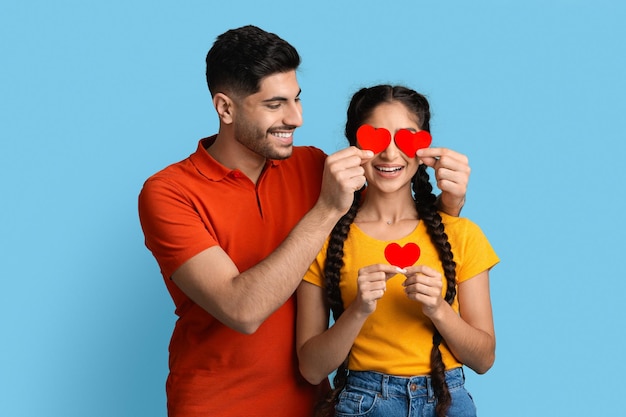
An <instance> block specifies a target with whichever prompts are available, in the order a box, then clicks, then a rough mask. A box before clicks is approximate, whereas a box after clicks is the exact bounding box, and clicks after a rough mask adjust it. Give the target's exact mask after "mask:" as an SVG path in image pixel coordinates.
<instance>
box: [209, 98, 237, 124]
mask: <svg viewBox="0 0 626 417" xmlns="http://www.w3.org/2000/svg"><path fill="white" fill-rule="evenodd" d="M213 107H215V111H217V115H218V117H219V118H220V121H221V122H222V123H225V124H227V125H229V124H231V123H232V122H233V110H234V109H233V100H231V98H230V97H228V96H227V95H226V94H224V93H217V94H215V95H214V96H213Z"/></svg>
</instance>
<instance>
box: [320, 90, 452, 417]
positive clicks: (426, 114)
mask: <svg viewBox="0 0 626 417" xmlns="http://www.w3.org/2000/svg"><path fill="white" fill-rule="evenodd" d="M393 102H400V103H402V104H403V105H404V106H405V107H406V108H407V109H408V110H409V111H410V112H411V113H412V114H414V115H415V117H416V119H417V120H416V121H417V124H418V126H419V127H420V129H421V130H426V131H429V132H430V106H429V104H428V100H427V99H426V98H425V97H424V96H423V95H421V94H419V93H417V92H415V91H413V90H411V89H408V88H406V87H402V86H390V85H378V86H375V87H371V88H363V89H361V90H359V91H358V92H357V93H356V94H354V96H353V97H352V100H351V101H350V105H349V107H348V112H347V122H346V129H345V134H346V138H347V139H348V142H350V145H356V131H357V129H358V128H359V127H360V126H361V125H363V124H364V123H365V121H366V120H367V119H368V118H369V117H370V116H371V115H372V113H373V111H374V110H375V109H376V107H378V106H379V105H381V104H383V103H393ZM412 185H413V194H414V198H415V207H416V209H417V213H418V216H419V218H420V219H421V220H422V221H423V222H424V224H425V225H426V229H427V231H428V235H429V236H430V239H431V241H432V242H433V244H434V245H435V247H436V248H437V251H438V254H439V259H440V260H441V263H442V266H443V270H444V275H445V277H446V281H447V288H446V295H445V300H446V302H448V303H449V304H452V302H453V301H454V298H455V297H456V272H455V267H456V264H455V262H454V260H453V257H452V250H451V247H450V243H449V242H448V236H447V235H446V233H445V230H444V225H443V223H442V221H441V215H440V214H439V212H438V211H437V208H436V206H435V203H436V200H437V199H436V196H435V195H434V194H433V187H432V185H431V183H430V178H429V175H428V173H427V172H426V166H425V165H423V164H422V165H420V166H419V168H418V170H417V173H416V174H415V176H414V177H413V179H412ZM361 193H362V190H360V191H357V192H355V195H354V201H353V203H352V206H351V208H350V210H349V211H348V212H347V213H346V214H345V215H344V216H343V217H342V218H341V219H340V220H339V221H338V222H337V224H336V225H335V227H334V229H333V231H332V233H331V236H330V239H329V245H328V250H327V252H326V262H325V265H324V276H325V288H326V298H327V301H328V304H329V306H330V308H331V310H332V312H333V317H334V319H335V320H337V319H338V318H339V316H341V314H342V313H343V310H344V307H343V300H342V298H341V293H340V291H339V278H340V270H341V268H342V267H343V245H344V242H345V240H346V237H347V236H348V231H349V230H350V225H351V224H352V223H353V222H354V218H355V217H356V214H357V211H358V209H359V205H360V202H361ZM442 341H443V340H442V337H441V334H440V333H439V331H437V329H436V328H435V329H434V335H433V348H432V351H431V357H430V362H431V381H432V385H433V389H434V391H435V395H436V398H437V406H436V413H437V416H438V417H444V416H445V413H446V410H447V409H448V407H449V406H450V402H451V398H450V392H449V390H448V385H447V384H446V380H445V365H444V363H443V359H442V357H441V351H440V350H439V345H440V344H441V342H442ZM347 364H348V359H347V358H346V360H345V361H344V363H343V364H342V365H341V366H340V367H339V369H338V370H337V373H336V375H335V378H334V381H333V388H334V389H333V390H332V392H331V393H330V395H329V397H328V398H327V399H326V400H325V402H324V403H323V404H321V406H320V408H319V415H332V412H333V409H334V405H335V404H336V402H337V398H338V396H339V393H340V392H341V390H342V389H343V388H344V387H345V385H346V381H347V376H348V370H347Z"/></svg>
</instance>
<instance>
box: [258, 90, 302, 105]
mask: <svg viewBox="0 0 626 417" xmlns="http://www.w3.org/2000/svg"><path fill="white" fill-rule="evenodd" d="M301 93H302V89H300V90H299V91H298V94H296V98H298V97H300V94H301ZM287 100H288V98H286V97H282V96H274V97H272V98H268V99H265V100H263V101H261V103H270V102H272V101H287Z"/></svg>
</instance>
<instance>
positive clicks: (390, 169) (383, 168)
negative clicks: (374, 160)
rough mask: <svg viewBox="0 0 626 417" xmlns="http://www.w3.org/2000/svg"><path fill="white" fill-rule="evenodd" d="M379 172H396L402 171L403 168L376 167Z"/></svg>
mask: <svg viewBox="0 0 626 417" xmlns="http://www.w3.org/2000/svg"><path fill="white" fill-rule="evenodd" d="M376 169H377V170H379V171H383V172H396V171H400V170H401V169H402V167H395V168H392V167H376Z"/></svg>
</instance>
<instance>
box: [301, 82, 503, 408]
mask: <svg viewBox="0 0 626 417" xmlns="http://www.w3.org/2000/svg"><path fill="white" fill-rule="evenodd" d="M429 121H430V110H429V104H428V101H427V100H426V98H425V97H424V96H422V95H420V94H418V93H417V92H415V91H413V90H410V89H408V88H405V87H392V86H388V85H381V86H375V87H371V88H365V89H362V90H360V91H358V92H357V93H356V94H355V95H354V96H353V98H352V100H351V102H350V106H349V108H348V112H347V123H346V137H347V138H348V141H349V142H350V145H351V146H360V147H362V148H369V149H372V150H374V151H375V152H378V153H376V154H375V155H374V157H373V158H372V159H371V160H369V161H367V162H366V163H365V164H364V165H363V167H364V169H365V176H366V178H367V192H366V193H365V192H364V191H363V190H362V191H359V192H357V193H355V200H354V203H353V205H352V208H351V209H350V211H349V212H348V213H347V214H346V215H345V216H344V217H343V218H342V219H341V220H340V221H339V222H338V223H337V225H336V226H335V229H334V230H333V233H332V235H331V236H330V237H329V240H328V242H327V244H326V245H325V247H324V248H323V249H322V251H321V252H320V254H319V255H318V257H317V258H316V260H315V262H314V263H313V264H312V265H311V267H310V269H309V271H308V272H307V275H306V276H305V278H304V281H303V282H302V284H301V285H300V287H299V289H298V321H297V350H298V358H299V361H300V370H301V372H302V375H303V376H304V377H305V378H306V379H307V380H308V381H309V382H311V383H313V384H317V383H319V382H321V381H323V379H324V378H326V377H327V375H329V374H330V373H332V372H333V371H335V370H337V374H336V376H335V380H334V382H335V383H334V387H335V389H334V391H333V393H332V397H331V398H329V400H328V402H327V403H326V404H325V405H326V407H322V410H321V411H320V414H321V415H332V414H331V413H332V409H333V408H334V409H335V415H336V416H355V415H367V416H385V417H392V416H396V415H397V416H406V415H410V416H435V415H436V416H438V417H443V416H445V415H448V416H473V415H475V412H476V410H475V406H474V403H473V400H472V399H471V397H470V395H469V393H468V392H467V391H466V390H465V388H464V375H463V368H462V367H463V365H466V366H468V367H469V368H471V369H473V370H474V371H476V372H477V373H484V372H486V371H487V370H488V369H489V368H490V367H491V366H492V364H493V362H494V359H495V332H494V325H493V317H492V310H491V301H490V294H489V270H490V269H491V267H492V266H494V265H495V264H496V263H498V261H499V260H498V258H497V255H496V254H495V252H494V251H493V249H492V248H491V246H490V245H489V242H488V241H487V239H486V238H485V236H484V235H483V234H482V232H481V231H480V229H479V228H478V226H476V225H475V224H474V223H472V222H471V221H469V220H467V219H464V218H457V217H451V216H448V215H446V214H445V213H439V212H438V211H437V209H436V205H435V203H436V197H435V195H434V194H433V193H432V186H431V184H430V181H429V176H428V174H427V172H426V166H425V165H424V164H423V163H422V161H420V160H418V159H417V158H416V157H415V147H414V146H415V143H419V141H420V140H423V139H424V138H425V137H426V138H429V134H428V133H425V132H429V130H430V129H429ZM418 132H422V133H418ZM392 138H393V140H391V139H392ZM428 144H429V140H428V141H427V143H423V144H421V146H427V145H428ZM412 146H413V147H412ZM405 152H406V153H405ZM329 308H330V310H332V312H333V316H334V324H333V325H332V326H331V327H330V328H329V327H328V322H329V316H328V310H329Z"/></svg>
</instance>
